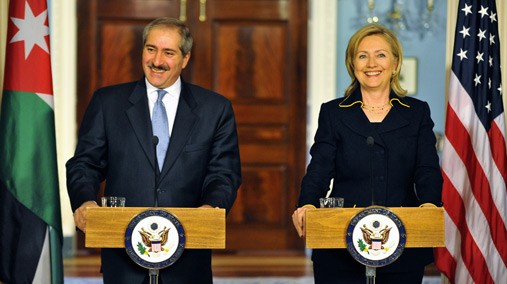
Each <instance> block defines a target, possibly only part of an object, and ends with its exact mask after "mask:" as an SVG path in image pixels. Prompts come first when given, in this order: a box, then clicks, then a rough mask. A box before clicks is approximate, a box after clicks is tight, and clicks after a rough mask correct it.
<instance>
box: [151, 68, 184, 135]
mask: <svg viewBox="0 0 507 284" xmlns="http://www.w3.org/2000/svg"><path fill="white" fill-rule="evenodd" d="M145 80H146V93H147V96H148V105H149V107H150V118H151V117H152V116H153V108H154V107H155V103H156V102H157V98H158V93H157V90H158V88H156V87H154V86H153V85H152V84H150V82H148V80H147V79H145ZM164 90H165V91H166V92H167V94H166V95H165V96H164V98H163V99H162V102H163V103H164V106H165V110H166V113H167V122H168V125H169V133H170V134H171V133H172V130H173V125H174V118H175V117H176V110H177V109H178V101H179V99H180V93H181V79H180V77H178V80H176V82H174V84H172V85H171V86H169V87H167V88H165V89H164Z"/></svg>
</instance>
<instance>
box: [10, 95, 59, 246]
mask: <svg viewBox="0 0 507 284" xmlns="http://www.w3.org/2000/svg"><path fill="white" fill-rule="evenodd" d="M54 130H55V127H54V112H53V109H52V108H51V107H50V106H48V104H47V103H46V102H44V101H43V100H42V99H41V98H40V97H39V96H37V95H36V94H35V93H28V92H17V91H5V90H4V93H3V101H2V112H1V116H0V157H2V158H1V159H0V175H1V176H2V178H3V179H5V182H6V186H7V188H8V190H9V191H11V192H12V194H13V195H14V196H15V197H16V198H17V200H19V202H21V203H22V204H23V205H25V206H26V207H27V208H29V209H30V210H31V211H32V212H34V213H35V214H36V215H37V216H39V217H40V218H41V219H42V220H44V221H45V222H46V223H47V224H48V225H50V226H51V227H53V228H54V229H55V230H56V231H57V232H59V234H60V238H61V232H62V228H61V216H60V197H59V196H60V195H59V190H58V172H57V161H56V141H55V131H54Z"/></svg>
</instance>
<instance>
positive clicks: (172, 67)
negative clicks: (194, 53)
mask: <svg viewBox="0 0 507 284" xmlns="http://www.w3.org/2000/svg"><path fill="white" fill-rule="evenodd" d="M180 42H181V36H180V34H179V33H178V30H177V29H176V28H166V27H155V28H153V29H151V30H150V32H149V34H148V35H147V37H146V42H145V44H144V48H143V58H142V60H143V62H142V64H143V71H144V75H145V76H146V78H147V79H148V82H150V84H152V85H153V86H155V87H156V88H159V89H164V88H167V87H169V86H171V85H172V84H174V82H176V80H177V79H178V77H179V76H180V74H181V71H182V70H183V69H184V68H185V67H186V66H187V63H188V60H189V59H190V52H189V53H187V54H186V55H183V53H182V52H181V50H180V47H179V46H180Z"/></svg>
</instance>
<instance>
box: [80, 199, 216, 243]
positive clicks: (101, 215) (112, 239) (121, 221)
mask: <svg viewBox="0 0 507 284" xmlns="http://www.w3.org/2000/svg"><path fill="white" fill-rule="evenodd" d="M148 209H157V210H166V211H168V212H169V213H171V214H172V215H174V216H175V217H176V218H178V220H179V221H180V222H181V224H182V226H183V229H184V230H185V237H186V242H185V248H186V249H187V248H188V249H197V248H207V249H223V248H225V209H218V208H160V207H157V208H151V207H89V208H88V209H87V212H86V215H87V221H86V234H85V246H86V247H88V248H124V247H125V230H126V228H127V226H128V224H129V223H130V221H131V220H132V218H133V217H134V216H136V215H137V214H139V213H141V212H143V211H145V210H148Z"/></svg>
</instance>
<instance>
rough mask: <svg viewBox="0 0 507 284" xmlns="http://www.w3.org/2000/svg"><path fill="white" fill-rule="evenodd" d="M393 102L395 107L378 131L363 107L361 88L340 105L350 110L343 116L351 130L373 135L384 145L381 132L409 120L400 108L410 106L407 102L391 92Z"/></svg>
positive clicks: (376, 140) (376, 141)
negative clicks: (373, 126)
mask: <svg viewBox="0 0 507 284" xmlns="http://www.w3.org/2000/svg"><path fill="white" fill-rule="evenodd" d="M390 98H391V103H392V105H393V107H392V108H391V110H390V111H389V113H388V114H387V116H386V117H385V118H384V120H383V121H382V123H381V124H380V125H379V128H378V129H377V131H375V130H374V129H373V128H372V125H371V123H370V121H369V120H368V118H367V117H366V115H365V114H364V112H363V110H362V109H361V104H362V103H361V93H360V91H359V90H356V91H354V93H352V94H351V95H350V96H349V97H348V98H346V99H345V100H344V101H342V102H341V103H340V107H342V108H344V109H346V110H348V113H347V114H345V115H344V116H343V123H344V124H345V125H347V126H348V127H349V128H350V129H351V130H353V131H354V132H356V133H358V134H359V135H361V136H363V137H364V138H365V141H366V138H367V137H368V136H372V137H373V139H374V140H375V143H376V144H379V145H382V146H384V145H385V144H384V140H383V139H382V136H381V134H382V133H386V132H389V131H392V130H394V129H397V128H401V127H403V126H405V125H407V124H408V123H409V122H408V121H407V120H406V119H405V118H404V117H403V116H402V115H401V113H400V110H401V109H400V108H406V107H410V106H408V105H407V104H406V103H404V102H403V103H402V99H400V98H398V97H396V95H395V94H394V93H393V92H391V94H390Z"/></svg>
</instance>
